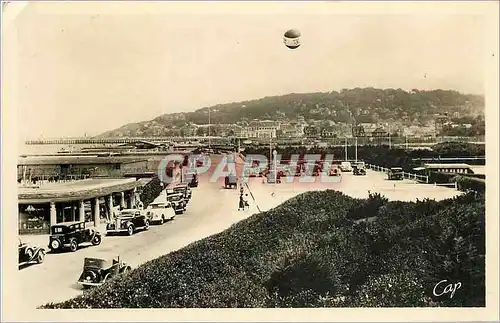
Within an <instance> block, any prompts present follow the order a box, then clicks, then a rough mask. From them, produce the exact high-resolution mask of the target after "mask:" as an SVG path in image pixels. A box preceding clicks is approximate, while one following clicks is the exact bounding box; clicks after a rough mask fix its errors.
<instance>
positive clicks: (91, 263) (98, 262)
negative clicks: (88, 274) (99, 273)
mask: <svg viewBox="0 0 500 323" xmlns="http://www.w3.org/2000/svg"><path fill="white" fill-rule="evenodd" d="M83 266H84V267H94V268H106V267H108V266H109V262H108V261H107V260H104V259H99V258H85V259H84V261H83Z"/></svg>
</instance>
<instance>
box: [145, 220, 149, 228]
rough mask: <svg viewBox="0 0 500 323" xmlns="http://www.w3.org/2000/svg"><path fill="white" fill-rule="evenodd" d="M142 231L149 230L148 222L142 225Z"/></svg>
mask: <svg viewBox="0 0 500 323" xmlns="http://www.w3.org/2000/svg"><path fill="white" fill-rule="evenodd" d="M144 230H149V220H146V222H145V223H144Z"/></svg>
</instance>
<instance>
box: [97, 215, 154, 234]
mask: <svg viewBox="0 0 500 323" xmlns="http://www.w3.org/2000/svg"><path fill="white" fill-rule="evenodd" d="M140 229H144V230H149V219H148V218H147V216H146V213H145V212H144V211H143V210H140V209H124V210H121V211H120V213H119V214H118V215H117V216H115V218H114V219H112V220H111V221H108V223H106V234H107V235H111V234H114V233H123V232H126V233H127V234H128V235H129V236H131V235H133V234H134V233H135V232H136V231H137V230H140Z"/></svg>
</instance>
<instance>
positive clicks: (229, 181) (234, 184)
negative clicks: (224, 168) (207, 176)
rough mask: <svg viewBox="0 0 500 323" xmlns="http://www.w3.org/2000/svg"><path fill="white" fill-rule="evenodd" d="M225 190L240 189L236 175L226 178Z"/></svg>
mask: <svg viewBox="0 0 500 323" xmlns="http://www.w3.org/2000/svg"><path fill="white" fill-rule="evenodd" d="M224 188H235V189H236V188H238V179H237V178H236V175H234V174H229V175H226V177H225V178H224Z"/></svg>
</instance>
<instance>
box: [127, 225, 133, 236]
mask: <svg viewBox="0 0 500 323" xmlns="http://www.w3.org/2000/svg"><path fill="white" fill-rule="evenodd" d="M127 233H128V235H129V236H131V235H133V234H134V226H133V225H132V224H129V226H128V227H127Z"/></svg>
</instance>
